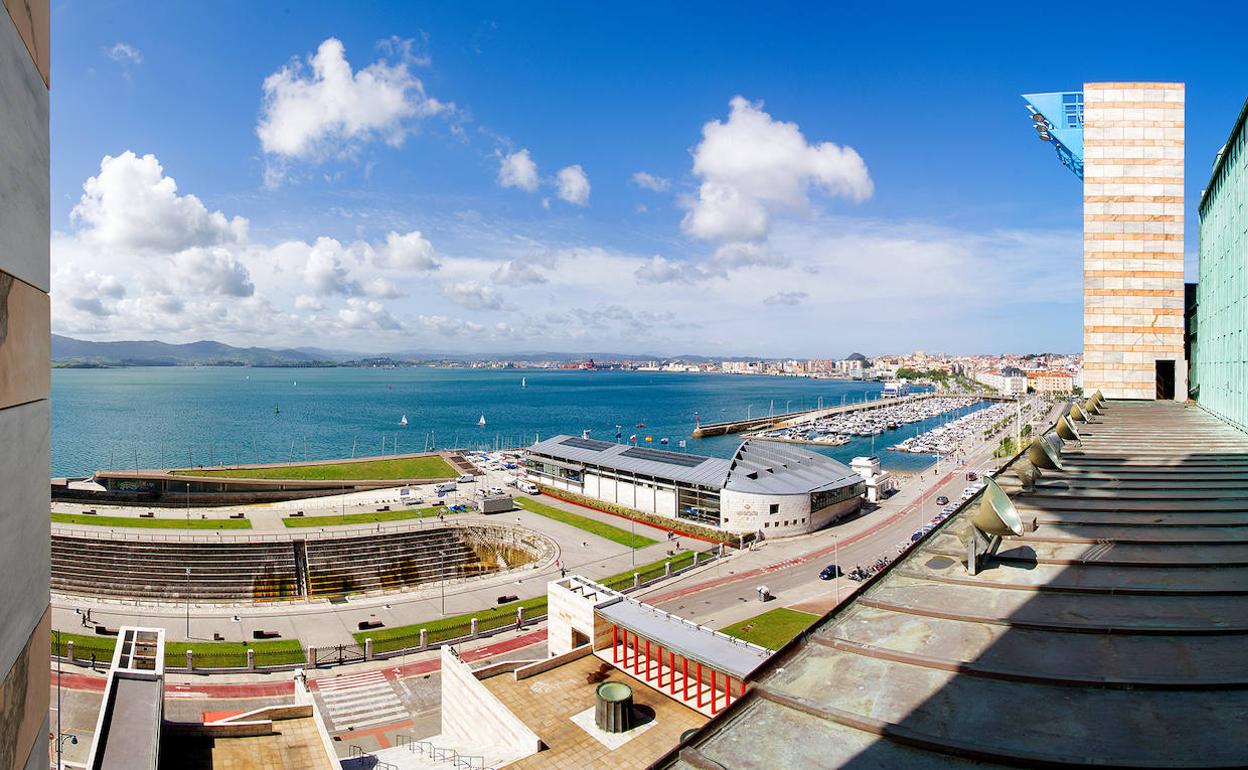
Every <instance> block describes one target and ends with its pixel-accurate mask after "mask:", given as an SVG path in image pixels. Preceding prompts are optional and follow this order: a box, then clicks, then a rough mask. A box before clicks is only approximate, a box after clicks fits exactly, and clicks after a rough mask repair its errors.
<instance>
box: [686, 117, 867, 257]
mask: <svg viewBox="0 0 1248 770" xmlns="http://www.w3.org/2000/svg"><path fill="white" fill-rule="evenodd" d="M693 173H694V175H696V176H697V177H699V178H700V179H701V180H702V181H701V185H700V186H699V188H698V194H697V196H696V198H693V199H692V200H690V201H688V202H687V203H686V205H687V208H688V212H687V213H686V215H685V217H684V220H683V222H682V226H683V227H684V230H685V232H687V233H688V234H690V235H692V236H694V237H696V238H701V239H704V240H710V241H718V242H731V241H761V240H764V239H765V238H766V236H767V233H768V230H769V228H770V225H771V215H772V212H773V211H803V210H805V209H807V208H808V206H809V197H808V196H809V192H810V190H811V189H812V188H816V189H819V190H822V191H823V192H824V193H826V194H828V195H831V196H836V197H841V198H845V199H847V200H851V201H862V200H865V199H867V198H868V197H870V196H871V192H872V182H871V177H870V175H869V174H868V173H867V165H866V163H864V162H863V160H862V157H861V156H859V155H858V153H857V152H856V151H855V150H854V149H853V148H852V147H843V146H840V145H836V144H833V143H831V142H822V143H819V144H810V143H808V142H807V141H806V137H805V136H803V134H802V131H801V129H800V128H799V127H798V126H797V124H796V123H786V122H783V121H779V120H776V119H774V118H772V116H771V115H769V114H767V113H766V112H764V111H763V105H762V102H754V103H751V102H749V101H747V100H746V99H745V98H744V97H741V96H737V97H734V98H733V99H732V101H731V103H730V112H729V115H728V120H727V121H719V120H712V121H710V122H708V123H707V124H706V125H704V126H703V127H702V141H701V143H700V144H699V145H698V146H697V147H696V148H695V149H694V153H693Z"/></svg>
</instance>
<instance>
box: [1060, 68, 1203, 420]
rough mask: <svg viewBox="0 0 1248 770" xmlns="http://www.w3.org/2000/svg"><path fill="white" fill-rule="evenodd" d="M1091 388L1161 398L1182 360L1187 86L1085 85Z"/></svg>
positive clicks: (1181, 389) (1086, 329)
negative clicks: (1168, 365) (1160, 373)
mask: <svg viewBox="0 0 1248 770" xmlns="http://www.w3.org/2000/svg"><path fill="white" fill-rule="evenodd" d="M1083 95H1084V108H1083V110H1084V112H1083V115H1084V122H1083V125H1084V129H1083V141H1084V157H1083V160H1084V182H1083V249H1084V292H1083V294H1084V318H1083V322H1084V326H1083V343H1084V344H1083V350H1084V375H1083V380H1084V389H1085V390H1086V391H1089V392H1091V391H1095V390H1098V389H1099V390H1101V391H1102V392H1103V393H1104V394H1105V395H1106V396H1107V397H1109V398H1145V399H1151V398H1155V397H1156V395H1157V374H1156V362H1157V361H1159V360H1162V361H1164V360H1171V361H1174V370H1175V372H1174V379H1175V383H1174V393H1175V398H1178V399H1182V398H1184V397H1185V396H1186V393H1187V387H1186V373H1187V365H1186V361H1185V360H1184V353H1183V141H1184V138H1183V137H1184V134H1183V130H1184V129H1183V121H1184V99H1185V91H1184V86H1183V84H1182V83H1085V84H1084V86H1083Z"/></svg>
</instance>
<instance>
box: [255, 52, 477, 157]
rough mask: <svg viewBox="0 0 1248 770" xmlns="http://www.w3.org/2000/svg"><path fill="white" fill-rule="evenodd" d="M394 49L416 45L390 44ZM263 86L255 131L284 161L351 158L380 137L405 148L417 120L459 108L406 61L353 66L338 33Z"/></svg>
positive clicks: (265, 147) (266, 148) (261, 143)
mask: <svg viewBox="0 0 1248 770" xmlns="http://www.w3.org/2000/svg"><path fill="white" fill-rule="evenodd" d="M387 50H390V51H391V52H396V51H397V52H399V53H403V52H405V51H410V47H408V48H404V47H403V46H396V45H394V44H393V41H390V42H389V44H388V46H387ZM263 89H264V100H263V104H262V107H261V111H260V121H259V124H258V125H257V126H256V135H257V136H259V137H260V146H261V148H263V150H264V151H265V152H266V153H270V154H272V155H275V156H279V157H285V158H299V159H318V158H322V157H325V156H329V155H342V154H348V155H349V154H351V153H352V152H354V151H356V150H358V149H359V147H361V146H362V145H363V144H365V143H367V142H369V141H372V140H373V139H377V138H380V139H381V140H382V141H384V142H386V143H387V144H389V145H391V146H398V145H401V144H402V143H403V140H404V139H405V138H406V137H407V135H408V134H409V133H410V132H411V130H412V127H413V123H414V121H416V120H419V119H421V118H426V117H430V116H433V115H437V114H439V113H443V112H447V111H451V110H453V109H454V106H453V105H451V104H448V103H446V102H442V101H439V100H437V99H435V98H433V97H431V96H429V95H428V94H427V93H426V92H425V87H424V84H423V83H421V81H420V79H419V78H417V77H416V76H415V75H413V74H412V73H411V72H410V71H409V70H408V62H407V61H406V60H404V59H402V58H401V59H400V60H399V61H397V62H388V61H384V60H382V61H376V62H373V63H372V64H370V65H368V66H367V67H364V68H363V69H360V70H358V71H353V70H352V68H351V64H350V62H348V61H347V58H346V49H345V47H344V46H343V44H342V42H341V41H340V40H338V39H337V38H332V37H331V38H328V39H327V40H325V41H324V42H323V43H321V45H320V46H319V47H318V48H317V50H316V53H314V54H312V55H311V56H310V57H308V60H307V64H306V66H305V65H304V64H303V63H301V62H300V61H298V60H295V61H292V62H291V63H289V64H287V65H286V66H283V67H282V68H281V69H279V70H277V71H276V72H274V73H273V74H271V75H269V76H268V77H267V78H265V79H264V86H263Z"/></svg>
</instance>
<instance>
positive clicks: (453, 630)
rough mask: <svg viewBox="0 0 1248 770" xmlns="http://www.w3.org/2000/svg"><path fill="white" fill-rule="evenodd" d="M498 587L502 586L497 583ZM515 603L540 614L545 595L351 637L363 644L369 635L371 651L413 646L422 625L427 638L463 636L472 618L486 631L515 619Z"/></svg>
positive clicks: (543, 612) (470, 625) (525, 609)
mask: <svg viewBox="0 0 1248 770" xmlns="http://www.w3.org/2000/svg"><path fill="white" fill-rule="evenodd" d="M500 590H505V589H504V588H502V587H500ZM517 607H524V612H525V615H526V616H533V615H544V614H546V597H545V596H544V595H543V596H535V597H533V598H532V599H525V600H524V601H518V602H509V603H507V604H503V605H500V606H498V607H487V608H485V609H482V610H478V611H477V612H465V613H464V614H462V615H451V616H449V617H445V618H438V619H437V620H430V621H428V622H426V623H416V624H414V625H410V626H395V627H394V628H376V629H373V630H371V631H360V632H358V633H354V634H352V636H354V637H355V641H356V642H357V643H359V644H363V643H364V640H365V639H372V640H373V650H374V651H375V652H389V651H391V650H398V649H402V648H404V647H414V646H416V645H417V644H419V643H420V629H422V628H423V629H425V630H426V631H427V632H428V634H427V637H426V638H427V640H428V641H429V642H437V641H442V640H445V639H455V638H457V637H460V636H466V635H467V634H468V633H469V630H470V629H471V627H472V619H473V618H476V619H477V630H478V631H490V630H492V629H495V628H499V627H501V626H506V625H509V624H511V623H514V622H515V620H516V608H517Z"/></svg>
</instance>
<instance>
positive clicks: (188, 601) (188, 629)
mask: <svg viewBox="0 0 1248 770" xmlns="http://www.w3.org/2000/svg"><path fill="white" fill-rule="evenodd" d="M186 640H187V641H188V642H189V641H190V640H191V568H190V567H187V568H186Z"/></svg>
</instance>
